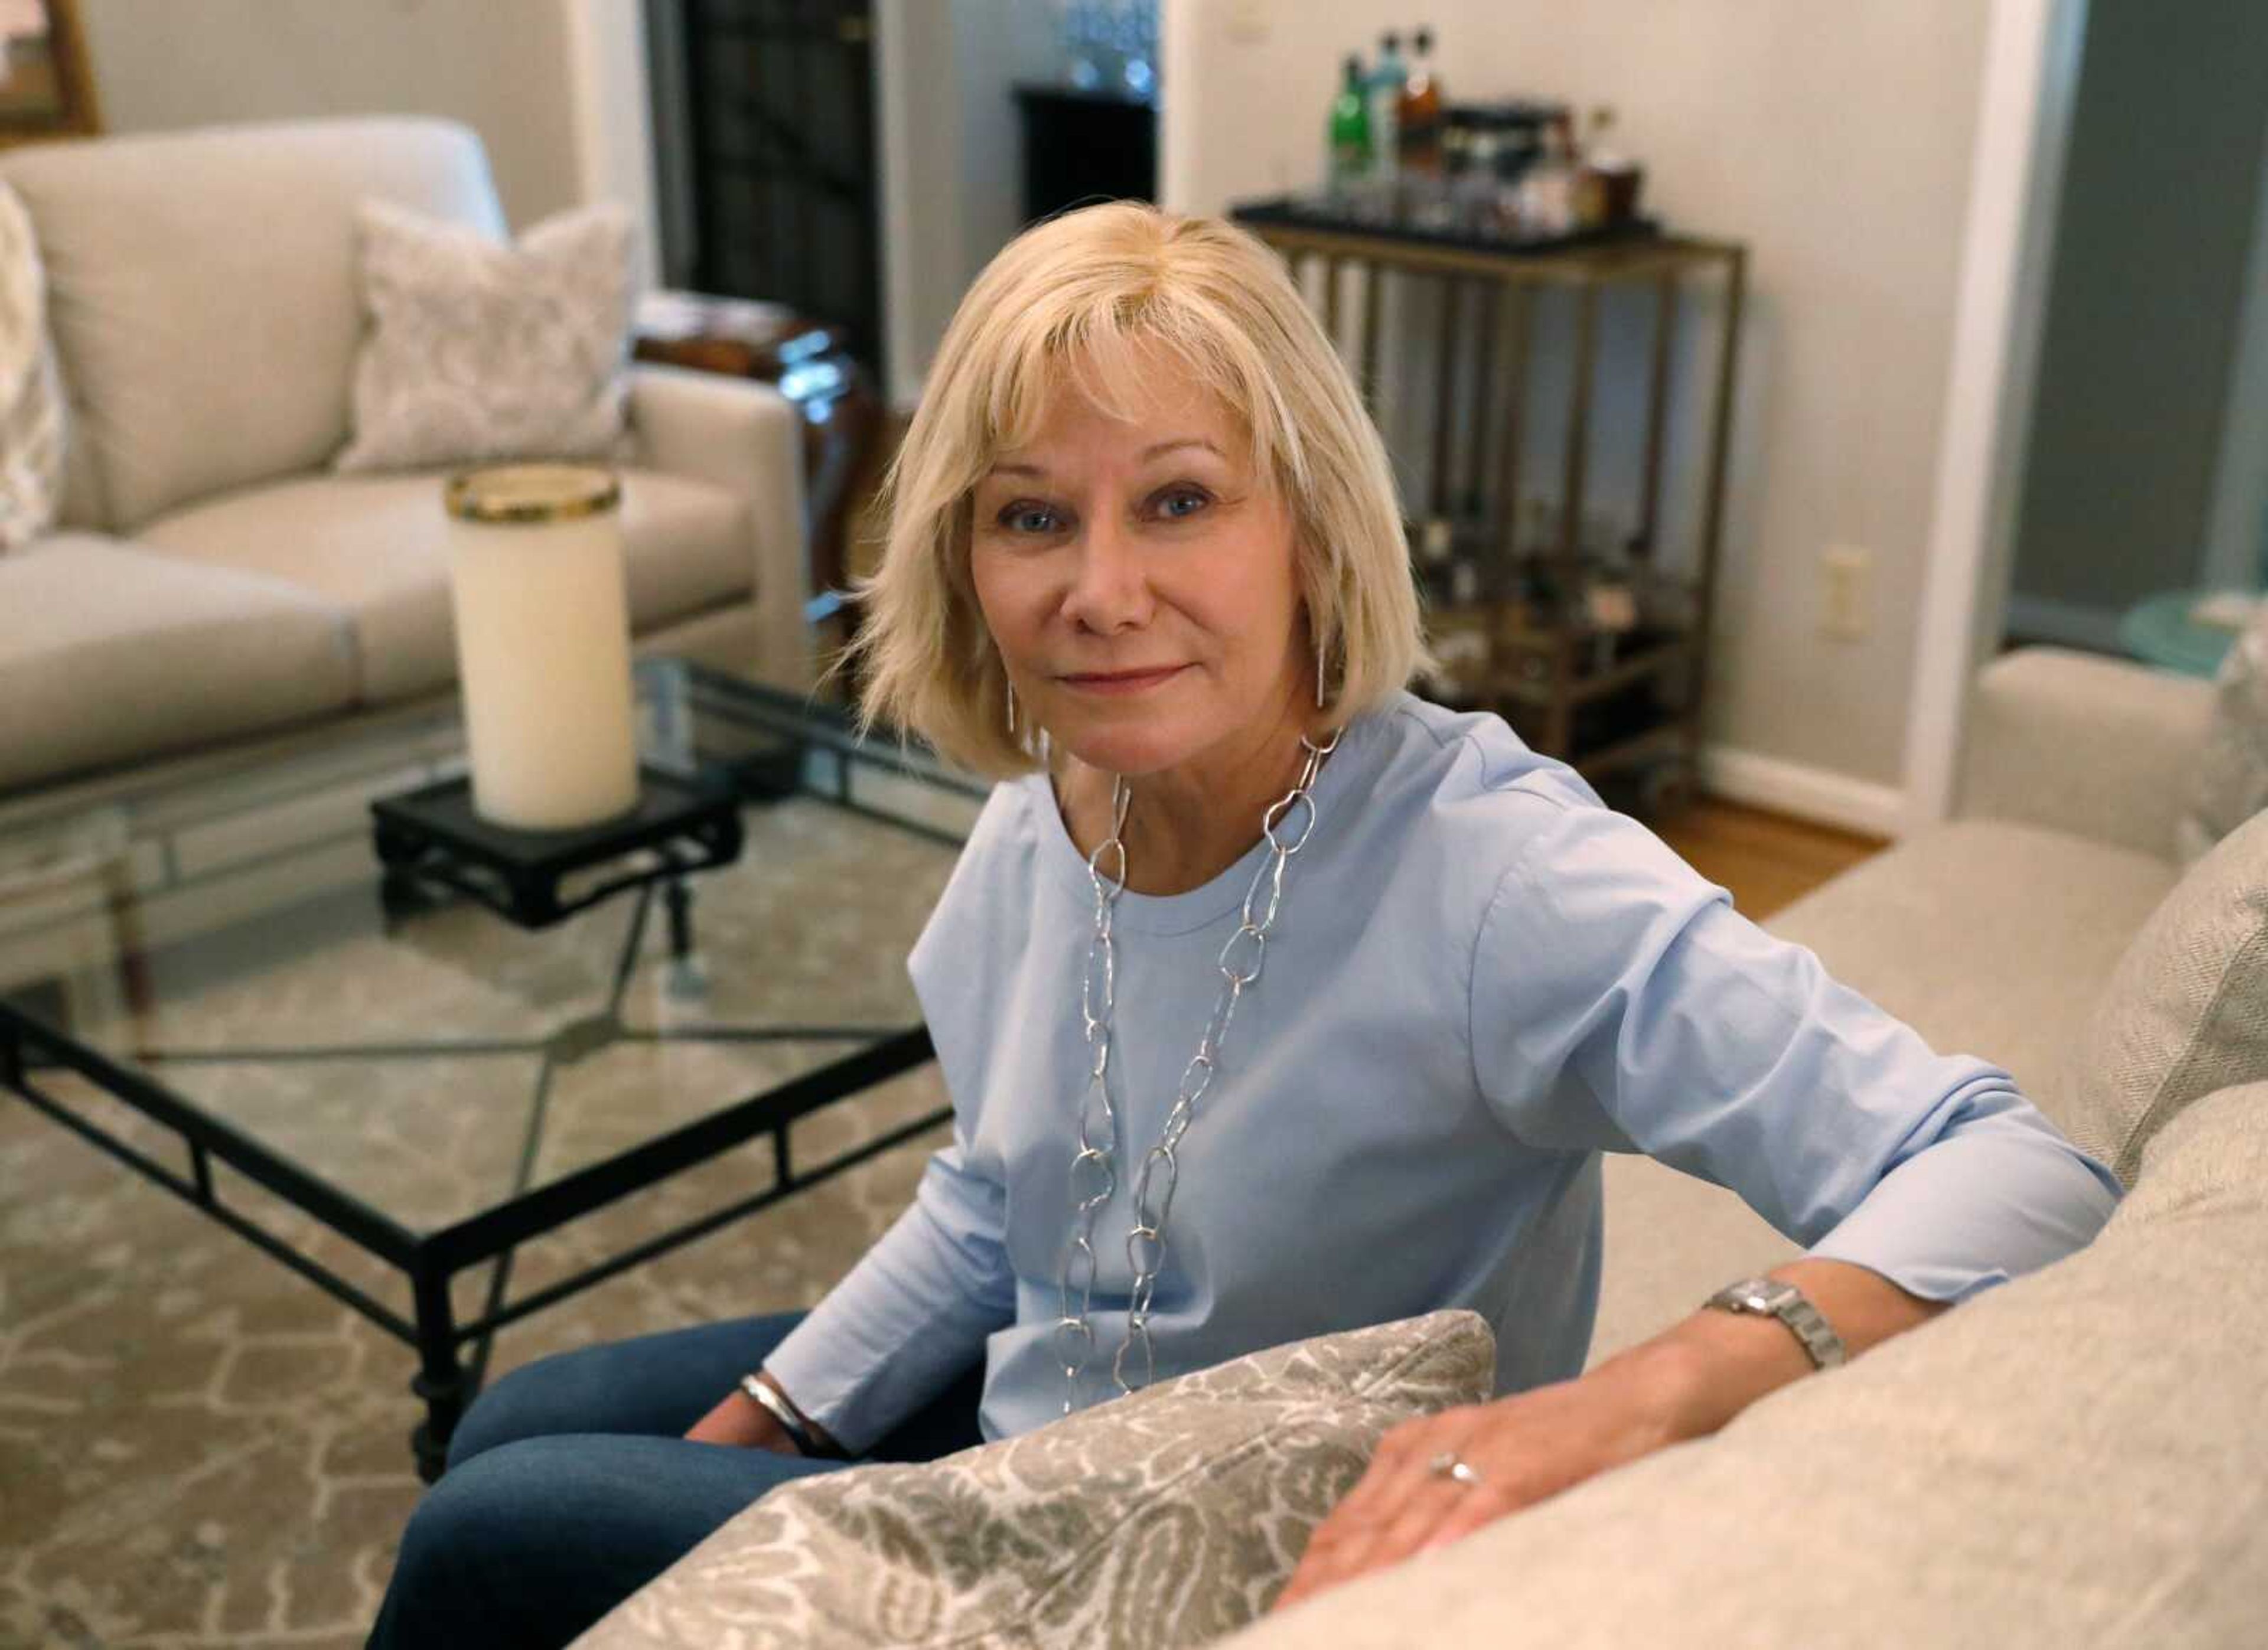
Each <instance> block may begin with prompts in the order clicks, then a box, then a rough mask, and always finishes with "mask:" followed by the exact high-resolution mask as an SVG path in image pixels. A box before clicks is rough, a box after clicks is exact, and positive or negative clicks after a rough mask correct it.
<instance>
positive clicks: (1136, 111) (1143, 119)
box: [1016, 85, 1158, 224]
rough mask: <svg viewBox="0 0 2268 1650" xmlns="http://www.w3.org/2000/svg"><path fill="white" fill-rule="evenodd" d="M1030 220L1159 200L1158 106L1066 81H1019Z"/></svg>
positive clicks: (1026, 214) (1026, 210) (1027, 217)
mask: <svg viewBox="0 0 2268 1650" xmlns="http://www.w3.org/2000/svg"><path fill="white" fill-rule="evenodd" d="M1016 107H1017V110H1018V113H1019V117H1020V121H1021V122H1022V127H1023V140H1024V221H1025V222H1026V223H1027V224H1029V223H1032V222H1034V221H1035V220H1036V219H1038V218H1042V217H1048V216H1049V215H1050V214H1052V213H1055V212H1059V211H1062V210H1064V208H1065V207H1069V206H1082V205H1087V204H1091V203H1094V202H1096V201H1100V200H1114V201H1155V200H1156V199H1157V198H1158V111H1157V109H1156V108H1155V107H1153V106H1152V105H1151V104H1147V103H1143V102H1139V101H1138V100H1136V99H1132V98H1125V97H1116V96H1113V95H1111V94H1110V93H1108V92H1079V91H1075V90H1073V89H1072V88H1071V87H1068V86H1039V85H1020V86H1018V87H1017V88H1016Z"/></svg>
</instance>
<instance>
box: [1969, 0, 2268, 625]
mask: <svg viewBox="0 0 2268 1650" xmlns="http://www.w3.org/2000/svg"><path fill="white" fill-rule="evenodd" d="M2264 137H2268V5H2262V4H2259V0H2188V4H2182V5H2176V6H2154V5H2146V4H2139V0H2095V4H2093V5H2092V6H2090V7H2089V10H2088V33H2087V44H2086V48H2085V56H2084V59H2083V62H2082V64H2081V68H2080V85H2079V97H2078V103H2077V106H2076V107H2075V108H2074V110H2073V119H2072V134H2071V148H2070V153H2069V158H2068V160H2067V162H2066V171H2065V174H2064V191H2063V198H2062V204H2061V210H2060V213H2059V216H2058V222H2057V226H2056V238H2055V242H2054V248H2055V250H2054V263H2053V267H2052V270H2051V276H2050V285H2049V289H2048V306H2047V315H2046V320H2045V323H2044V328H2043V333H2042V336H2041V346H2040V347H2041V357H2040V370H2039V378H2038V383H2037V391H2036V394H2037V400H2036V408H2035V410H2034V413H2033V421H2032V438H2031V444H2030V448H2029V453H2028V455H2027V460H2026V465H2025V470H2024V478H2023V484H2022V488H2021V492H2020V495H2019V497H2020V500H2021V502H2020V504H2019V506H2018V516H2017V527H2016V568H2015V578H2014V599H2013V600H2012V601H2011V604H2010V606H2011V612H2010V622H2011V628H2012V629H2014V630H2019V631H2029V632H2031V633H2034V634H2045V635H2051V634H2055V633H2057V632H2058V630H2061V631H2062V632H2063V634H2064V635H2065V637H2066V639H2069V640H2072V641H2077V642H2084V641H2089V640H2092V641H2095V642H2096V643H2097V644H2098V645H2115V639H2116V625H2117V615H2118V614H2119V613H2120V612H2121V611H2122V610H2123V609H2124V608H2126V607H2128V606H2130V605H2131V604H2132V603H2133V602H2135V601H2137V600H2140V599H2141V598H2143V597H2145V596H2147V595H2149V594H2151V593H2154V592H2157V591H2162V590H2168V589H2172V588H2177V587H2181V586H2189V585H2191V584H2194V583H2197V582H2198V581H2199V579H2200V577H2201V569H2202V564H2203V556H2204V553H2205V541H2206V537H2207V529H2208V523H2209V519H2210V516H2211V512H2212V507H2213V489H2214V483H2215V480H2216V469H2217V461H2218V460H2219V458H2220V451H2221V429H2222V420H2223V417H2224V416H2225V412H2226V409H2227V408H2228V398H2229V390H2230V387H2231V382H2232V379H2231V373H2232V370H2233V367H2234V365H2235V361H2236V358H2237V353H2238V351H2237V344H2238V337H2239V328H2240V322H2241V306H2242V298H2243V296H2244V292H2245V284H2246V281H2247V265H2248V256H2249V254H2250V248H2251V244H2252V239H2253V234H2254V225H2255V221H2256V217H2257V212H2258V210H2259V202H2260V199H2261V189H2262V186H2261V168H2262V166H2263V165H2264V154H2263V147H2262V145H2263V141H2264ZM2262 456H2263V457H2264V458H2268V455H2262Z"/></svg>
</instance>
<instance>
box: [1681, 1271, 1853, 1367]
mask: <svg viewBox="0 0 2268 1650" xmlns="http://www.w3.org/2000/svg"><path fill="white" fill-rule="evenodd" d="M1702 1304H1703V1305H1704V1306H1707V1307H1717V1308H1718V1309H1719V1311H1723V1312H1753V1313H1755V1314H1756V1315H1758V1316H1759V1317H1774V1318H1778V1320H1779V1321H1780V1322H1783V1323H1785V1324H1786V1325H1787V1327H1788V1328H1789V1329H1790V1330H1793V1332H1794V1335H1795V1338H1796V1339H1797V1340H1799V1341H1800V1342H1801V1343H1802V1344H1803V1350H1804V1351H1805V1352H1808V1353H1809V1354H1810V1355H1811V1361H1812V1363H1813V1365H1814V1366H1816V1367H1818V1368H1821V1369H1832V1368H1834V1367H1835V1366H1836V1365H1837V1364H1840V1363H1847V1362H1848V1361H1849V1354H1847V1353H1846V1352H1845V1351H1844V1349H1843V1337H1841V1336H1839V1335H1837V1333H1836V1332H1835V1330H1834V1328H1833V1326H1832V1325H1830V1323H1829V1322H1827V1320H1826V1319H1825V1318H1823V1317H1822V1316H1821V1315H1820V1314H1819V1308H1818V1307H1815V1306H1813V1305H1812V1304H1811V1302H1810V1301H1809V1300H1806V1299H1805V1298H1804V1293H1803V1291H1802V1290H1800V1289H1798V1288H1797V1287H1796V1286H1795V1285H1793V1284H1792V1283H1788V1282H1786V1280H1785V1279H1782V1278H1742V1279H1741V1281H1740V1282H1738V1283H1736V1284H1727V1285H1725V1286H1724V1287H1723V1288H1722V1289H1719V1291H1718V1292H1717V1293H1715V1294H1713V1295H1711V1296H1710V1297H1709V1298H1708V1300H1705V1301H1704V1302H1702Z"/></svg>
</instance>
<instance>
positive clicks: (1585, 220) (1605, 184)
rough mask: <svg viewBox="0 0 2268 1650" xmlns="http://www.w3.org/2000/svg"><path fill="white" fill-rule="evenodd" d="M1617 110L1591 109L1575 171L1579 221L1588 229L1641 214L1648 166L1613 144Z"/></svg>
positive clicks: (1623, 220)
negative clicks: (1642, 185)
mask: <svg viewBox="0 0 2268 1650" xmlns="http://www.w3.org/2000/svg"><path fill="white" fill-rule="evenodd" d="M1614 124H1615V112H1614V110H1612V109H1611V108H1609V107H1607V106H1606V105H1604V104H1602V105H1600V106H1599V107H1597V108H1594V109H1593V110H1592V111H1591V129H1590V130H1589V132H1588V133H1587V134H1586V135H1585V137H1584V140H1583V153H1582V160H1581V165H1580V167H1579V168H1578V169H1577V172H1576V174H1575V220H1576V222H1577V223H1578V224H1580V225H1582V226H1583V227H1584V228H1586V229H1603V228H1606V227H1608V226H1609V225H1615V224H1620V223H1624V222H1625V221H1627V220H1628V219H1630V218H1631V217H1635V216H1636V215H1637V212H1638V185H1639V183H1640V181H1641V180H1642V179H1643V178H1644V176H1645V169H1644V168H1643V167H1641V166H1638V163H1637V162H1636V161H1634V160H1631V158H1629V157H1628V156H1626V155H1623V154H1619V153H1617V152H1616V151H1615V150H1614V149H1613V148H1612V147H1611V144H1612V143H1613V137H1612V133H1613V130H1614Z"/></svg>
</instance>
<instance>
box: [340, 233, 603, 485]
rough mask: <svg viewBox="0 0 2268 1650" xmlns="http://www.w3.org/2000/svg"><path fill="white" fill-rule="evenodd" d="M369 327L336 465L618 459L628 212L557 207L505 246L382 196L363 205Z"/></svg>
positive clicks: (363, 272) (376, 466) (381, 466)
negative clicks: (350, 422) (350, 420)
mask: <svg viewBox="0 0 2268 1650" xmlns="http://www.w3.org/2000/svg"><path fill="white" fill-rule="evenodd" d="M361 228H362V243H361V244H362V266H361V278H362V293H363V304H364V310H365V317H366V319H367V321H368V323H369V327H370V331H369V334H368V335H367V336H366V337H365V340H364V343H363V349H362V354H361V357H360V358H359V360H358V361H357V363H356V365H355V380H354V432H353V434H352V435H351V436H350V438H348V441H347V444H346V446H345V447H344V448H342V450H341V451H340V453H339V454H338V456H337V457H336V458H335V459H334V460H332V464H333V468H336V469H340V470H378V469H409V468H419V467H422V466H427V465H436V464H460V463H473V462H477V461H482V460H501V459H536V458H549V459H568V458H594V457H608V456H616V455H618V454H619V452H620V449H621V447H622V442H623V439H624V435H625V424H624V411H625V409H626V407H627V404H628V397H629V394H630V379H629V372H628V365H629V344H630V308H631V301H632V295H633V294H632V287H633V277H632V275H631V258H630V252H631V245H632V236H633V233H634V232H633V230H632V228H631V224H630V213H629V212H628V210H626V209H624V208H623V207H622V206H620V205H617V204H615V203H611V202H605V203H600V204H598V205H595V206H586V207H579V208H577V209H576V210H572V211H566V212H561V213H559V214H557V215H556V217H548V218H546V219H544V220H543V221H542V222H541V223H540V224H538V225H535V227H534V228H533V229H531V230H529V231H528V232H527V233H526V234H525V235H523V236H522V237H520V239H519V244H518V245H517V246H502V245H499V244H497V242H495V241H493V240H490V239H489V238H488V237H487V236H485V235H483V234H482V233H481V232H479V231H477V230H475V229H472V228H468V227H467V226H465V225H459V224H450V223H443V222H440V221H438V220H436V219H432V218H429V217H422V216H420V215H419V214H417V213H415V212H410V211H406V210H403V209H401V207H398V206H394V205H391V204H388V203H386V202H383V201H377V200H372V201H365V203H363V205H362V209H361Z"/></svg>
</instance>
